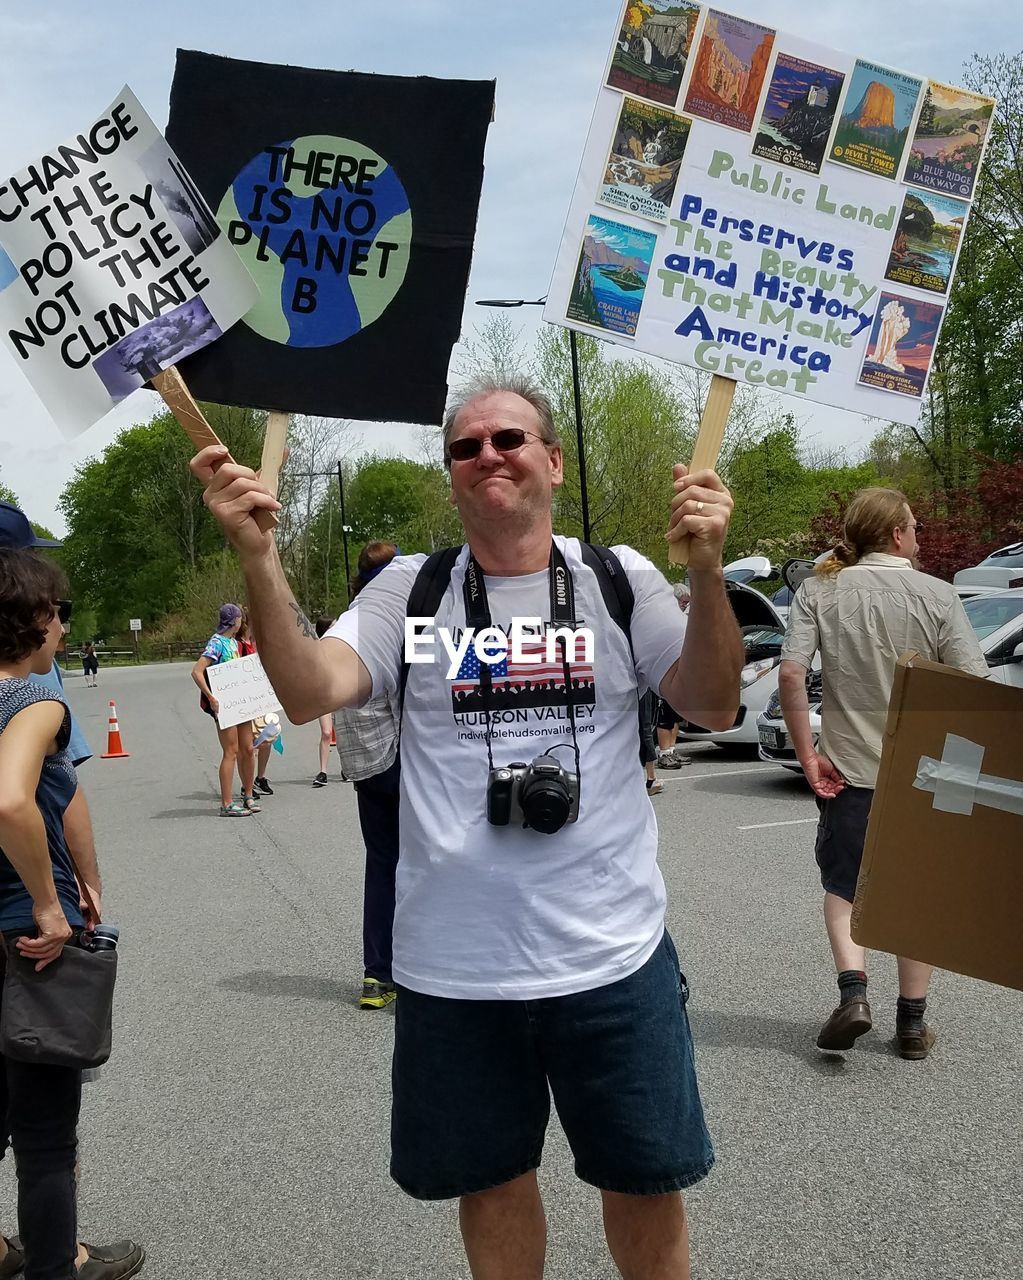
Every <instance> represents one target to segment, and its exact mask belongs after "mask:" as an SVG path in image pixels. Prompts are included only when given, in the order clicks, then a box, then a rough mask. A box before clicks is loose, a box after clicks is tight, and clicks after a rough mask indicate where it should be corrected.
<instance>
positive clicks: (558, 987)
mask: <svg viewBox="0 0 1023 1280" xmlns="http://www.w3.org/2000/svg"><path fill="white" fill-rule="evenodd" d="M445 456H446V458H447V461H448V466H449V469H450V474H451V492H452V499H453V501H454V502H455V503H456V505H457V507H458V509H459V513H460V515H461V517H462V521H463V523H464V525H465V528H466V532H467V535H468V546H467V547H463V548H462V549H460V550H459V552H458V555H457V559H455V558H454V557H451V558H450V559H448V561H447V567H448V570H449V575H450V576H449V581H447V582H446V583H445V584H439V586H443V591H442V594H441V596H440V599H439V600H438V601H437V602H436V603H434V602H431V605H430V607H429V608H428V609H425V610H423V609H421V608H420V606H419V605H418V603H417V604H416V605H415V607H413V605H412V601H411V595H412V593H415V595H416V599H417V601H418V600H419V599H421V592H422V589H423V588H422V587H421V586H420V585H419V574H420V570H421V569H422V567H423V565H424V563H425V557H423V556H402V557H398V558H396V559H395V560H393V561H392V562H391V564H389V565H388V566H387V567H386V568H385V569H384V570H383V572H382V573H380V574H379V575H378V576H377V577H376V578H374V580H373V581H372V582H371V583H369V584H368V586H367V587H366V588H365V590H363V591H362V592H360V594H359V596H358V598H357V601H356V602H355V604H354V605H353V607H352V608H351V609H350V610H349V611H348V612H347V613H346V614H345V615H343V617H342V618H340V619H339V620H338V622H337V623H335V625H334V627H333V628H332V629H331V631H330V632H328V634H327V635H326V636H325V637H324V638H323V639H322V640H319V641H318V640H317V639H316V635H315V631H314V629H313V627H312V625H311V624H310V622H309V621H308V619H307V618H305V616H304V615H303V613H302V611H301V609H300V608H299V606H298V605H297V603H296V602H295V599H294V597H293V595H292V593H291V590H290V588H289V587H288V584H287V581H286V579H285V577H284V574H283V571H282V569H281V565H280V561H279V559H278V557H277V552H276V548H275V546H274V542H273V538H272V536H270V535H266V534H263V533H262V532H261V531H260V529H259V528H258V527H257V525H256V522H255V521H254V520H253V519H252V518H251V517H252V514H253V512H255V511H258V510H261V509H262V510H265V509H269V510H273V509H274V508H275V507H276V506H277V504H276V502H275V500H274V498H273V496H272V494H271V493H270V492H269V491H268V490H267V488H266V487H265V485H263V484H262V483H261V482H260V480H259V479H257V478H256V476H255V474H254V473H253V472H252V471H250V470H248V469H246V468H243V467H239V466H236V465H233V464H230V463H228V462H227V461H226V458H225V455H224V452H223V450H217V449H207V450H204V451H203V452H202V453H200V454H199V455H198V456H197V457H196V458H195V459H194V460H193V462H192V469H193V471H194V472H195V474H196V475H197V476H198V477H199V478H200V479H201V481H202V482H203V484H204V485H205V486H206V496H205V502H206V505H207V506H208V507H209V509H210V511H211V512H212V513H213V515H214V516H215V517H216V519H217V520H218V522H219V523H220V524H221V526H222V527H223V529H224V531H225V533H226V534H227V536H228V538H229V539H230V540H231V542H232V543H233V545H234V546H235V548H236V550H237V551H238V554H239V558H240V560H241V564H242V568H243V570H244V573H245V577H246V582H247V587H248V597H249V603H250V608H251V611H252V619H253V624H254V628H255V632H256V639H257V642H258V645H259V652H260V654H261V655H262V658H263V662H264V665H265V667H266V670H267V673H268V675H269V676H270V679H271V680H272V682H273V686H274V688H275V689H276V691H277V693H278V695H279V696H280V698H281V700H282V702H283V704H284V708H285V711H286V712H287V714H288V716H289V717H290V718H291V719H293V720H296V721H299V722H303V721H309V720H311V719H313V718H314V717H315V716H317V715H319V714H321V713H322V712H324V711H329V710H332V709H334V708H337V707H344V706H355V705H358V704H360V703H362V702H364V701H365V700H366V699H367V698H368V697H369V696H370V695H379V694H380V693H387V694H389V695H390V696H392V698H394V699H395V700H396V701H398V700H400V699H401V691H402V689H403V687H404V677H405V676H407V680H408V687H407V690H406V691H405V693H406V696H405V697H404V711H403V725H402V736H401V761H402V765H401V769H402V772H401V788H402V800H401V828H400V844H401V850H400V858H399V861H398V882H397V893H396V911H395V920H394V954H393V976H394V980H395V984H396V986H397V988H398V992H399V995H398V1000H397V1002H396V1005H395V1008H396V1010H397V1022H396V1039H395V1057H394V1067H393V1084H394V1110H393V1117H392V1165H391V1168H392V1175H393V1177H394V1178H395V1180H396V1181H397V1182H398V1183H399V1185H400V1186H402V1187H403V1188H404V1189H405V1190H406V1191H408V1192H409V1193H410V1194H411V1195H414V1196H416V1197H417V1198H420V1199H446V1198H453V1197H458V1198H459V1199H460V1220H461V1227H462V1234H463V1238H464V1240H465V1246H466V1252H467V1254H468V1257H469V1262H470V1266H471V1268H472V1271H473V1274H474V1276H476V1277H479V1278H481V1280H482V1278H484V1277H497V1276H516V1277H529V1278H530V1280H532V1278H533V1277H539V1276H541V1275H542V1274H543V1265H544V1253H545V1233H546V1228H545V1224H544V1213H543V1205H542V1203H541V1200H540V1194H539V1190H538V1187H537V1181H536V1168H537V1166H538V1165H539V1163H540V1156H541V1152H542V1147H543V1140H544V1133H545V1130H546V1126H547V1120H548V1114H549V1090H553V1094H554V1099H555V1104H556V1106H557V1108H558V1113H559V1116H560V1118H561V1121H562V1124H563V1126H564V1128H565V1131H566V1133H567V1134H568V1137H569V1141H570V1143H571V1145H572V1148H573V1151H574V1154H575V1158H576V1168H577V1171H578V1173H579V1176H580V1177H581V1178H583V1179H584V1180H585V1181H587V1182H589V1183H590V1184H591V1185H593V1186H595V1187H598V1188H599V1189H600V1191H601V1194H602V1206H603V1213H604V1223H605V1231H606V1234H607V1239H608V1244H609V1247H610V1249H611V1253H612V1255H613V1257H614V1258H615V1261H616V1262H617V1264H618V1266H619V1268H620V1270H621V1272H622V1274H623V1275H624V1276H626V1277H628V1278H629V1280H639V1278H640V1277H642V1280H684V1278H685V1277H687V1276H688V1274H689V1263H688V1236H687V1229H686V1220H685V1213H684V1210H683V1206H682V1200H681V1196H680V1195H679V1192H680V1191H681V1190H682V1189H683V1188H684V1187H687V1186H690V1185H692V1184H693V1183H695V1182H697V1181H698V1180H699V1179H701V1178H702V1177H704V1176H705V1174H706V1173H707V1172H708V1170H709V1169H710V1167H711V1164H712V1162H713V1152H712V1148H711V1144H710V1139H709V1137H708V1135H707V1132H706V1128H705V1126H704V1122H703V1113H702V1108H701V1105H700V1100H699V1093H698V1090H697V1085H696V1077H695V1071H694V1064H693V1051H692V1043H691V1038H690V1033H689V1024H688V1020H687V1018H686V1014H685V1001H686V999H687V996H688V990H687V988H686V986H685V983H684V980H683V979H682V978H681V976H680V973H679V964H678V957H677V955H676V953H675V948H674V945H673V943H672V941H671V938H670V936H669V935H668V933H667V932H666V931H665V928H664V907H665V894H664V885H663V881H662V878H661V874H660V871H659V870H658V868H657V861H656V856H657V833H656V828H655V824H654V820H653V813H652V808H651V806H650V803H649V801H648V799H647V798H646V791H645V787H644V779H643V771H642V769H641V768H640V766H639V759H638V750H637V748H638V741H637V697H636V695H637V689H638V687H639V686H641V685H642V686H649V687H652V688H656V689H658V690H659V692H660V693H661V695H662V696H663V697H665V698H666V699H667V700H668V701H669V702H670V703H671V705H672V706H675V707H678V708H679V710H680V711H681V712H682V713H683V714H684V715H685V716H686V717H687V718H689V719H692V720H694V721H696V722H698V723H700V724H704V725H709V726H712V727H713V726H715V725H719V726H722V727H724V726H728V725H731V723H732V722H733V720H734V717H735V712H736V708H737V705H738V688H739V670H740V667H741V664H742V645H741V642H740V637H739V634H738V628H737V626H736V623H735V618H734V615H733V614H732V611H731V609H730V607H729V604H728V600H727V597H726V593H725V590H724V580H723V575H722V570H721V547H722V544H723V542H724V538H725V534H726V531H727V528H728V520H729V516H730V513H731V507H732V501H731V497H730V495H729V494H728V492H727V490H726V489H725V488H724V486H723V485H722V483H721V481H720V480H719V479H718V477H717V476H716V475H715V474H714V473H713V472H711V471H703V472H697V473H695V474H693V475H687V474H686V469H685V468H684V467H677V468H676V478H675V485H674V487H675V496H674V498H673V501H672V511H671V516H670V521H669V532H668V538H669V540H673V541H677V540H678V539H680V538H681V537H682V536H691V544H692V545H691V548H690V579H691V583H692V602H691V604H690V608H689V612H688V614H682V613H681V612H680V610H679V609H678V606H677V604H676V602H675V598H674V596H673V594H672V592H671V589H670V588H669V586H668V584H667V583H666V582H665V580H664V578H663V577H662V576H661V575H660V574H659V573H658V572H657V571H656V570H655V569H654V567H653V566H652V565H651V564H650V563H649V562H648V561H646V560H644V559H643V558H642V557H641V556H639V555H638V554H637V553H636V552H634V551H632V550H631V549H630V548H628V547H619V548H618V549H617V554H616V555H613V554H612V553H611V552H605V553H603V555H604V557H605V558H604V559H603V560H601V559H600V558H599V555H598V559H597V564H596V566H594V564H593V562H592V560H591V559H590V558H588V557H587V555H586V554H585V550H584V548H582V547H581V546H580V544H579V543H578V542H577V541H576V540H575V539H566V538H561V537H557V538H555V537H554V536H553V531H552V522H551V502H552V498H553V494H554V491H555V490H556V489H557V488H558V487H559V486H560V484H561V481H562V453H561V445H560V442H559V441H558V438H557V434H556V432H555V430H554V426H553V421H552V417H551V410H550V405H549V403H548V401H547V399H546V397H544V396H543V395H542V394H541V393H539V392H538V391H537V390H536V389H535V388H534V387H532V386H531V385H529V384H528V383H525V382H524V381H521V380H517V381H515V382H514V384H508V385H504V386H498V385H497V384H491V385H489V386H487V387H485V388H481V389H480V390H479V391H478V392H477V393H475V394H473V395H471V396H470V397H469V398H468V399H466V400H464V401H463V402H461V403H460V404H456V405H455V407H454V408H453V409H449V411H448V415H447V419H446V423H445ZM442 554H443V553H442ZM618 557H620V560H619V559H618ZM614 566H617V568H616V569H614V572H615V573H616V574H617V575H618V577H619V579H620V580H623V581H620V589H616V588H615V587H614V586H613V585H610V582H609V581H608V580H609V579H610V577H611V571H612V569H613V568H614ZM428 575H429V579H428ZM427 580H431V581H436V569H435V568H434V569H432V570H426V571H425V572H424V575H423V581H424V582H425V581H427ZM602 583H604V586H607V587H608V589H609V590H610V591H612V592H615V591H616V590H617V591H618V596H617V598H618V599H619V601H620V600H621V595H622V593H623V592H624V591H626V590H627V591H628V594H629V595H630V597H631V607H630V610H629V617H628V618H627V620H625V621H623V620H620V619H615V617H614V615H613V614H612V613H611V611H610V607H609V605H608V603H607V598H606V596H605V593H604V586H602V585H601V584H602ZM417 611H419V612H425V613H431V612H432V613H433V614H435V617H423V618H420V619H419V622H420V623H423V624H427V623H428V624H430V626H429V630H431V631H432V630H433V629H434V623H435V624H436V630H437V631H440V629H441V628H444V634H447V635H454V634H455V633H456V632H457V634H458V635H460V636H462V637H463V638H464V637H466V636H467V635H470V633H469V632H468V630H467V629H468V628H469V627H470V626H471V627H472V628H473V629H474V631H473V633H471V634H475V633H476V632H477V631H479V633H480V634H479V637H478V642H477V643H476V644H475V646H473V645H471V644H470V646H469V647H468V648H467V649H466V652H465V653H464V655H463V658H462V660H461V662H460V663H459V664H458V669H457V671H456V672H455V673H454V675H453V676H449V672H448V662H447V660H446V658H445V657H444V656H443V655H441V656H440V660H438V661H430V660H429V657H426V659H425V660H424V655H423V654H422V653H419V654H418V656H417V654H416V652H415V650H416V646H415V645H414V644H413V645H411V646H410V644H409V641H408V640H407V639H406V632H407V618H406V615H407V614H408V613H409V612H411V613H413V614H415V613H416V612H417ZM491 617H492V618H493V620H494V622H495V623H497V624H498V625H496V626H495V625H494V624H493V623H492V622H491ZM517 619H518V620H520V621H521V622H523V623H529V624H530V625H532V626H533V628H534V630H533V631H532V633H531V634H532V635H533V638H534V647H539V648H542V647H544V645H545V644H546V643H549V642H550V640H551V637H552V636H553V637H554V640H555V645H557V636H558V635H559V634H560V635H562V639H561V649H560V652H561V659H560V660H559V661H556V662H554V663H553V664H550V663H549V664H548V665H549V667H550V674H548V676H547V677H546V678H544V677H543V676H542V675H541V674H540V668H539V667H537V666H535V665H533V666H532V668H531V670H530V664H529V662H528V660H527V659H526V658H525V657H524V658H523V660H522V661H521V662H519V661H518V659H516V657H515V647H514V645H513V644H510V642H509V637H511V636H513V635H515V634H516V627H517V623H516V620H517ZM542 619H547V620H548V621H547V622H543V621H542ZM580 619H581V620H582V623H585V626H586V627H588V628H589V631H590V635H591V646H592V653H591V655H590V657H589V658H587V657H586V656H585V654H583V655H582V656H581V655H580V653H579V651H578V649H577V648H576V647H575V641H573V653H572V655H571V657H570V656H569V654H568V649H567V644H566V642H565V640H564V637H563V634H562V633H563V631H564V629H566V628H568V629H569V630H571V629H572V628H577V627H578V626H580V625H581V623H580ZM616 623H617V624H616ZM626 623H627V626H628V639H627V638H626V634H625V633H624V626H625V625H626ZM481 628H482V630H481ZM555 628H561V631H555ZM484 631H485V633H486V635H487V636H493V637H494V641H493V643H494V644H496V645H497V648H498V649H499V650H501V649H503V656H502V654H501V653H492V654H489V656H488V650H487V647H486V646H485V645H483V632H484ZM425 638H426V639H427V640H430V639H431V638H435V636H434V637H430V636H427V637H425ZM499 638H500V639H499ZM683 641H684V646H685V647H684V649H683ZM488 643H489V641H488ZM470 650H471V652H470ZM538 656H539V655H538ZM406 663H407V664H408V666H407V669H406V665H405V664H406ZM403 672H404V675H403ZM499 701H500V705H501V706H503V707H506V708H507V710H504V711H497V710H494V708H496V707H497V705H498V702H499ZM477 704H480V705H481V706H482V708H483V710H482V712H479V711H475V710H472V709H470V708H471V707H472V706H475V705H477ZM513 704H514V705H513ZM481 723H484V724H485V727H484V728H482V729H480V728H473V727H472V726H473V725H479V724H481ZM559 749H560V750H559ZM556 750H559V754H558V755H555V754H554V752H555V751H556ZM540 753H544V754H542V755H541V754H540ZM573 756H574V763H573V760H572V757H573ZM515 758H518V759H527V760H528V759H531V758H532V759H533V765H532V766H530V767H529V768H530V769H531V770H532V771H533V777H534V784H535V783H536V781H537V779H538V778H539V777H540V776H541V775H542V776H543V778H544V779H546V781H544V783H543V784H542V786H539V787H537V788H536V789H535V791H534V790H530V789H529V788H528V787H527V786H526V784H525V781H521V783H520V785H519V788H518V790H515V788H514V787H513V786H512V774H513V772H514V771H515V770H516V769H519V767H520V766H517V765H510V766H505V762H506V761H508V760H509V759H515ZM559 766H560V767H559ZM522 768H523V771H525V766H523V767H522ZM572 795H574V796H575V800H574V802H572V801H571V799H570V798H571V796H572ZM516 797H517V798H516ZM518 808H520V809H521V812H518ZM513 809H514V810H516V814H515V816H512V812H511V810H513Z"/></svg>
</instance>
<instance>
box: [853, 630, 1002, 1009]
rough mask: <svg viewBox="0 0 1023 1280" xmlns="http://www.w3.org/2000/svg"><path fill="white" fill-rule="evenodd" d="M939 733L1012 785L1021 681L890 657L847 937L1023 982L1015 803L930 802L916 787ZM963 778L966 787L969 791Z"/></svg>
mask: <svg viewBox="0 0 1023 1280" xmlns="http://www.w3.org/2000/svg"><path fill="white" fill-rule="evenodd" d="M949 734H954V735H957V736H958V737H960V738H964V739H967V740H968V741H969V742H971V743H975V744H979V746H980V747H982V748H983V762H982V764H981V766H980V768H981V771H982V773H983V774H984V775H985V776H989V777H996V778H1004V779H1010V780H1013V781H1016V782H1018V783H1020V784H1021V785H1023V690H1021V689H1014V688H1010V687H1009V686H1007V685H1004V684H1000V683H996V682H992V681H989V680H981V679H978V678H977V677H975V676H968V675H964V674H963V673H962V672H959V671H955V670H953V669H952V668H950V667H944V666H941V665H940V664H939V663H935V662H927V661H924V660H923V659H920V658H918V657H916V655H913V654H905V655H903V657H902V658H901V659H900V660H899V666H898V669H897V671H896V678H895V685H894V688H893V690H892V699H891V703H890V705H889V712H888V724H887V728H886V731H885V742H884V748H883V753H882V758H881V769H880V772H879V774H878V782H877V790H876V793H875V796H874V803H873V806H872V808H871V814H870V826H869V828H868V830H867V839H866V845H865V848H864V855H863V866H862V869H861V871H860V879H859V884H858V885H857V889H856V901H855V904H854V906H853V917H852V934H853V939H854V940H855V941H856V942H858V943H860V944H861V945H862V946H866V947H874V948H878V949H879V950H882V951H890V952H892V953H894V954H896V955H903V956H908V957H910V958H911V959H914V960H923V961H926V962H927V963H930V964H934V965H937V966H939V967H940V968H942V969H951V970H954V971H955V972H957V973H964V974H968V975H970V976H972V977H976V978H983V979H986V980H987V981H989V982H997V983H1000V984H1002V985H1004V986H1008V987H1015V988H1018V989H1020V990H1023V814H1020V813H1012V812H1008V811H1006V810H1004V809H1001V808H998V807H994V806H992V805H989V804H985V803H984V802H983V800H984V795H983V790H982V789H976V790H974V791H973V792H972V795H973V804H972V810H971V812H969V813H968V814H965V813H949V812H945V811H943V810H942V809H941V808H935V800H936V798H937V797H936V796H935V795H934V794H932V793H931V792H929V791H924V790H920V789H918V788H917V787H915V786H914V785H913V784H914V781H915V780H916V778H917V773H918V770H919V769H920V766H921V760H922V759H923V758H924V757H930V758H931V759H933V760H935V761H940V760H941V759H942V756H943V754H945V751H946V737H947V735H949ZM969 790H970V789H969V786H968V785H967V793H968V794H969Z"/></svg>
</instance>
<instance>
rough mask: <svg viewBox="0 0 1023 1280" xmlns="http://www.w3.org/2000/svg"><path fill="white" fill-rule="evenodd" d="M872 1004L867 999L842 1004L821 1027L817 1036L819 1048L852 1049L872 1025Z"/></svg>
mask: <svg viewBox="0 0 1023 1280" xmlns="http://www.w3.org/2000/svg"><path fill="white" fill-rule="evenodd" d="M872 1025H873V1024H872V1022H871V1020H870V1005H869V1004H867V1002H866V1000H847V1001H846V1003H845V1004H840V1005H839V1006H838V1008H837V1009H836V1010H835V1012H834V1013H833V1014H832V1015H831V1017H830V1018H829V1019H828V1020H827V1022H825V1024H824V1026H823V1027H821V1033H820V1035H819V1036H818V1037H817V1048H818V1049H826V1050H828V1051H829V1052H832V1053H833V1052H835V1051H841V1050H843V1049H851V1048H852V1047H853V1045H854V1044H855V1043H856V1039H857V1037H858V1036H862V1035H863V1034H865V1033H866V1032H867V1031H869V1030H870V1028H871V1026H872Z"/></svg>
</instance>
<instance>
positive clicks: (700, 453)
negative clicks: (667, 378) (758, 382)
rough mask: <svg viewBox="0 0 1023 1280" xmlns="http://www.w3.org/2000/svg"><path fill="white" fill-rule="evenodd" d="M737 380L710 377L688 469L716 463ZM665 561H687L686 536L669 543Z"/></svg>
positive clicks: (673, 562) (698, 468) (712, 465)
mask: <svg viewBox="0 0 1023 1280" xmlns="http://www.w3.org/2000/svg"><path fill="white" fill-rule="evenodd" d="M735 388H736V381H735V379H734V378H722V377H721V375H720V374H717V373H716V374H714V376H713V377H712V378H711V380H710V391H709V392H708V393H707V403H706V404H705V405H704V406H703V417H702V418H701V419H700V433H699V435H698V436H697V437H696V447H695V448H694V449H693V457H692V461H691V462H690V463H689V470H690V471H703V470H704V469H705V468H707V467H710V468H713V467H715V466H717V460H718V457H719V456H720V454H721V443H722V441H723V440H724V438H725V424H726V423H727V422H728V414H729V412H730V411H731V408H732V401H733V399H734V398H735ZM668 560H669V562H670V563H671V564H688V563H689V537H688V535H687V536H686V537H684V538H679V540H678V542H669V543H668Z"/></svg>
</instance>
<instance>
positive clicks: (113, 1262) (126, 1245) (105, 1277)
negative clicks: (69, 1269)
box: [75, 1240, 146, 1280]
mask: <svg viewBox="0 0 1023 1280" xmlns="http://www.w3.org/2000/svg"><path fill="white" fill-rule="evenodd" d="M82 1248H83V1249H84V1250H85V1252H86V1253H87V1254H88V1255H89V1257H88V1259H87V1261H85V1262H84V1263H83V1264H82V1265H81V1266H80V1267H79V1268H78V1269H77V1271H76V1272H75V1275H76V1276H77V1277H78V1280H128V1277H129V1276H133V1275H135V1273H136V1272H137V1271H141V1269H142V1264H143V1263H144V1262H145V1260H146V1251H145V1249H143V1248H142V1246H141V1245H140V1244H136V1243H135V1241H134V1240H118V1241H117V1242H116V1244H86V1243H85V1241H84V1240H83V1241H82Z"/></svg>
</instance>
